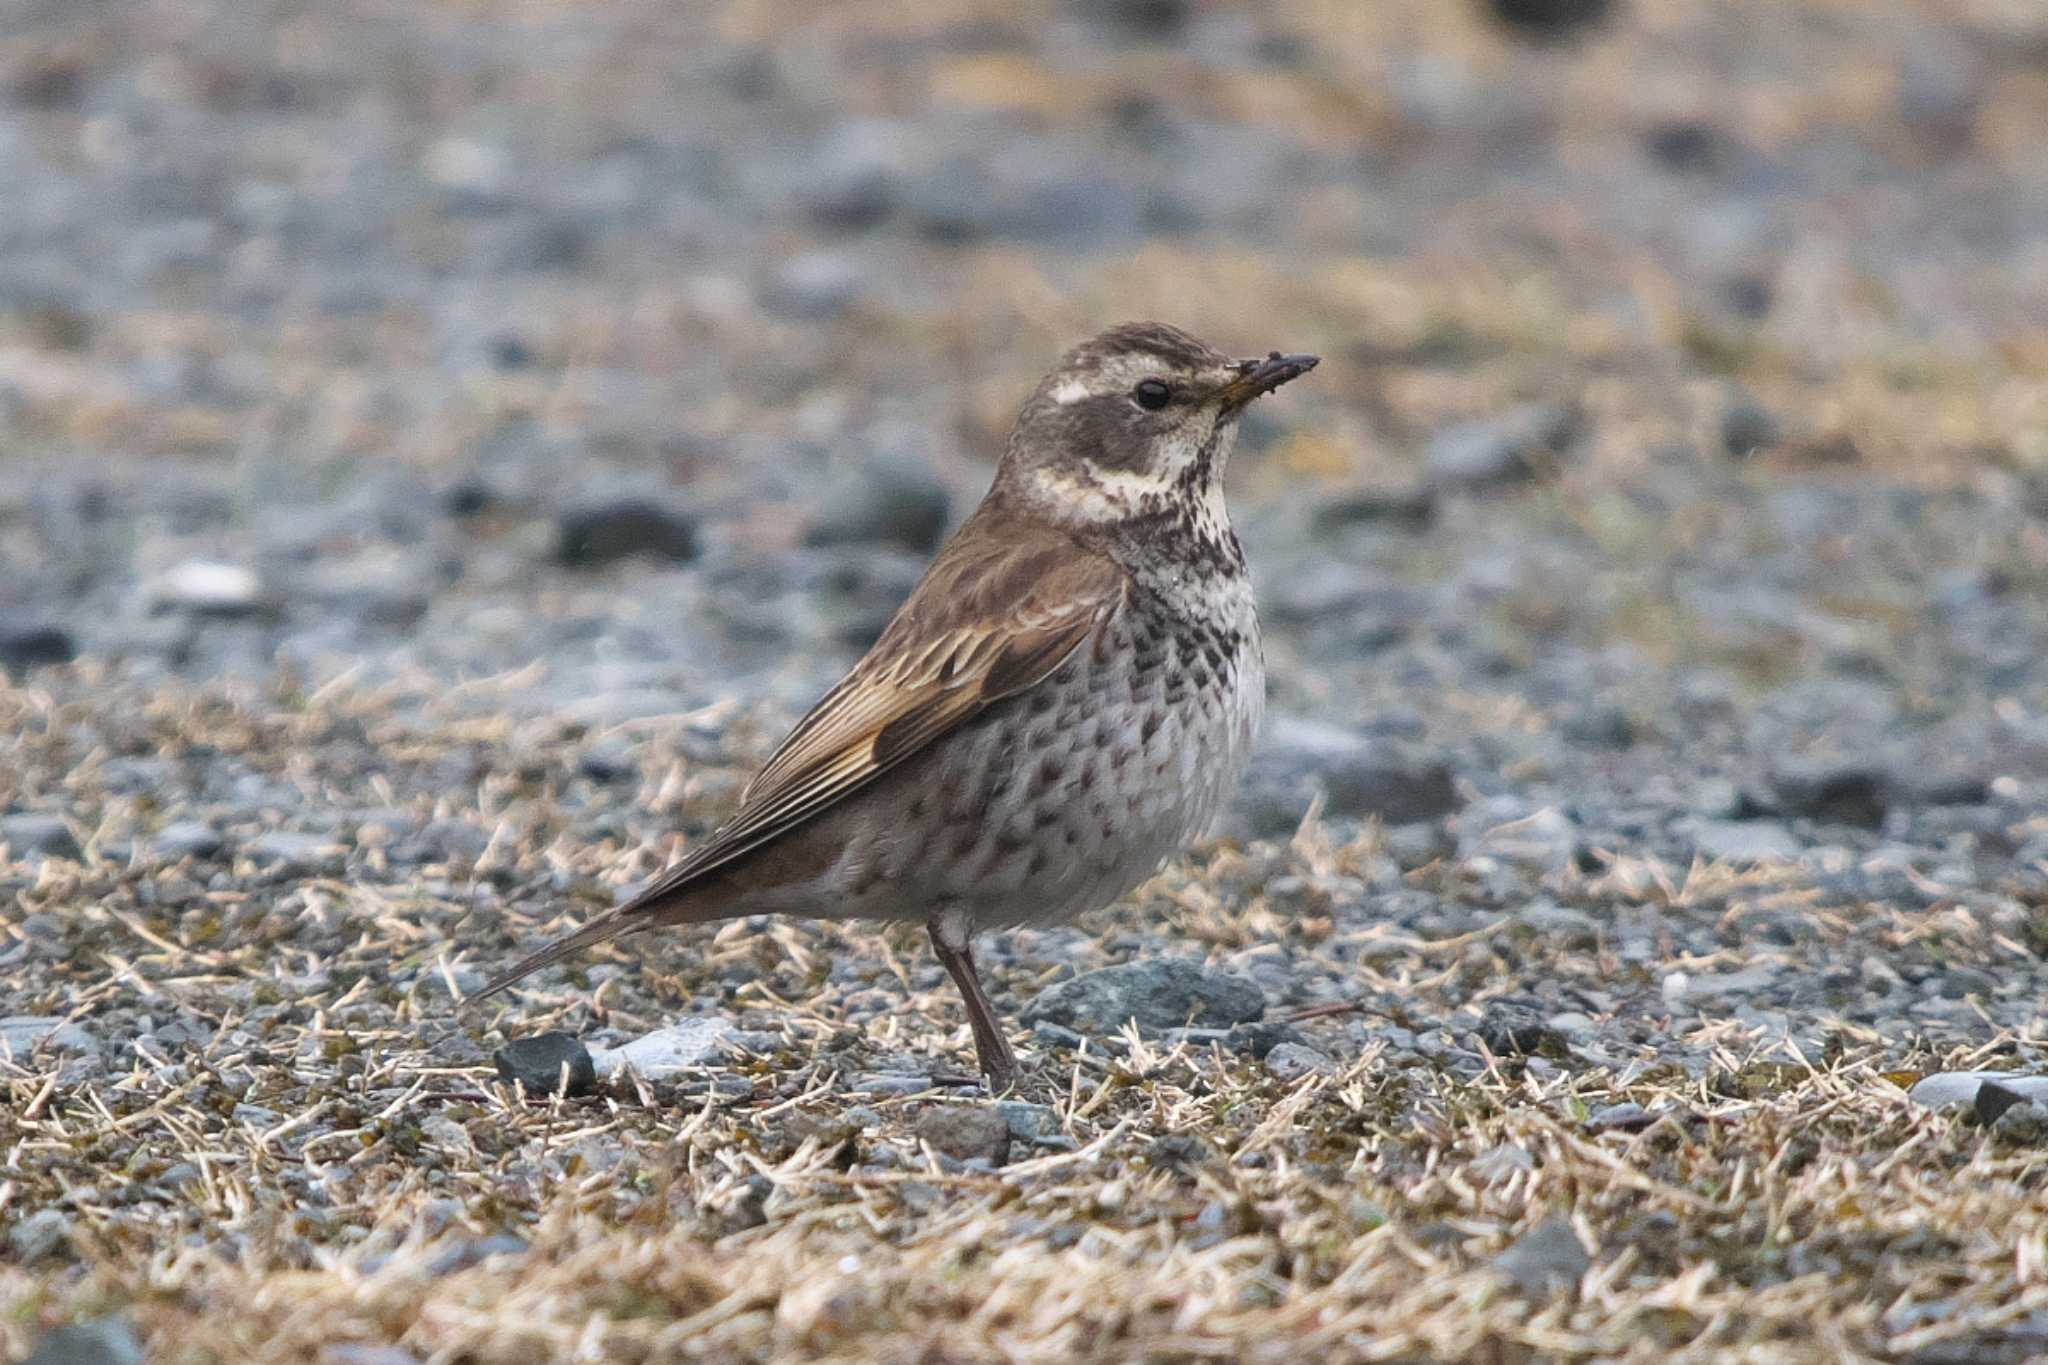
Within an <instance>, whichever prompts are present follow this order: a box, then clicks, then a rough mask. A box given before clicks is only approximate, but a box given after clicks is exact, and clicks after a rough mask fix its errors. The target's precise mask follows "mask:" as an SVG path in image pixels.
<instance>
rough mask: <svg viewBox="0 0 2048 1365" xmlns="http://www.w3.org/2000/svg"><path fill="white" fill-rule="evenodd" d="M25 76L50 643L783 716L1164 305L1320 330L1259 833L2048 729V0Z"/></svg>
mask: <svg viewBox="0 0 2048 1365" xmlns="http://www.w3.org/2000/svg"><path fill="white" fill-rule="evenodd" d="M0 104H4V110H5V113H4V117H0V184H4V185H5V186H6V191H5V207H4V211H0V665H5V666H6V667H8V668H10V669H13V670H15V671H16V672H17V673H20V672H22V671H23V670H29V669H34V668H37V667H40V666H42V665H45V664H49V663H59V662H62V661H65V660H70V659H74V658H75V659H78V660H81V661H83V663H84V664H85V665H86V666H87V669H86V672H84V673H73V674H69V675H63V676H65V677H68V678H71V679H72V680H73V681H72V682H70V683H66V684H63V686H64V687H66V688H70V687H76V688H79V689H82V690H83V692H84V693H86V694H90V693H91V692H92V691H93V689H106V688H111V687H115V686H117V685H120V684H121V683H122V682H123V680H126V681H127V682H132V683H136V684H141V685H155V684H156V683H157V682H160V681H162V680H165V679H167V678H171V677H179V678H183V679H186V680H188V681H192V682H203V681H205V680H209V679H215V678H218V677H221V676H223V675H226V676H230V677H238V676H246V677H249V678H256V679H266V678H276V677H279V676H282V677H285V678H288V679H294V680H298V681H299V682H302V683H303V685H304V687H305V688H307V689H309V690H314V689H318V688H320V687H321V686H323V685H324V684H325V683H327V682H329V681H331V680H333V679H336V678H345V679H347V680H348V681H349V683H350V685H356V686H372V685H380V684H391V685H393V686H397V685H398V683H400V682H403V681H404V680H408V679H409V680H411V682H410V684H409V686H410V690H409V691H408V690H407V688H406V687H399V688H398V691H395V692H394V693H393V694H392V696H393V698H394V700H393V702H392V705H393V707H394V708H396V713H397V714H404V713H405V708H406V707H407V706H411V705H414V704H416V703H417V704H419V705H425V704H426V702H427V701H428V700H431V699H433V698H434V697H436V696H439V695H440V694H442V693H445V692H446V690H447V686H448V684H450V683H453V682H457V681H459V680H463V679H478V678H496V679H497V680H498V681H497V682H496V683H495V684H494V685H493V687H492V688H490V689H488V690H487V691H486V692H484V693H480V694H479V696H480V697H482V698H483V700H482V701H480V702H479V705H486V706H488V707H489V708H492V709H496V710H501V711H504V712H507V713H510V714H515V715H519V714H524V715H549V716H554V717H557V718H566V719H565V721H564V723H566V724H569V725H571V726H574V727H581V728H580V729H578V730H577V731H576V733H580V734H591V735H600V736H604V735H625V736H626V737H628V738H631V737H632V735H633V734H634V733H637V732H628V731H621V730H618V729H617V728H616V727H619V726H625V725H630V724H632V723H634V722H635V721H637V720H642V719H646V718H648V717H659V716H673V715H675V714H676V713H678V712H684V711H691V712H694V713H696V714H698V716H699V720H700V721H701V723H702V724H703V725H704V726H706V727H708V729H707V733H708V734H712V735H714V736H722V735H723V733H724V727H725V726H726V724H727V719H728V717H729V716H730V715H731V714H732V713H731V712H730V711H729V710H727V711H720V710H717V708H719V707H722V706H723V707H730V705H731V704H732V703H736V702H744V703H749V704H751V703H752V702H754V701H756V700H759V701H761V702H763V703H764V704H765V705H766V707H767V708H768V713H769V714H768V718H767V720H766V721H764V722H763V723H764V724H766V725H770V726H772V725H773V724H775V723H779V722H780V721H782V720H786V719H787V718H788V715H789V714H790V713H792V712H794V711H795V710H797V709H798V708H800V707H801V706H803V705H804V704H805V703H807V702H808V701H809V700H810V699H811V698H812V697H813V696H815V695H816V693H817V692H818V691H819V689H820V688H821V687H822V686H823V685H824V684H826V683H827V682H829V681H830V680H831V679H832V678H833V677H834V676H835V675H836V674H837V673H838V671H839V670H840V669H841V668H842V667H843V666H844V665H845V664H846V663H847V662H848V661H849V660H850V659H851V658H852V657H853V656H854V655H855V654H856V653H857V652H858V651H859V650H860V649H861V648H862V647H863V646H864V645H865V644H866V643H867V642H868V641H869V640H870V639H871V638H872V636H873V635H874V634H875V633H876V631H877V630H878V629H879V627H880V625H881V624H882V622H883V621H884V620H885V619H886V618H887V615H888V613H889V612H890V611H891V610H892V609H893V608H894V606H895V605H896V603H897V602H898V601H899V600H900V599H901V597H902V595H903V594H904V593H905V592H906V591H907V590H908V588H909V587H910V585H911V584H912V583H913V582H914V581H915V579H916V577H917V575H918V573H919V571H920V568H921V566H922V564H923V563H924V561H925V559H926V557H927V556H928V555H929V554H930V552H931V551H932V549H933V548H934V546H935V545H936V544H937V543H938V541H939V540H940V539H941V538H942V536H943V535H944V534H945V532H946V531H947V529H948V528H949V527H950V526H951V525H953V524H955V523H957V521H958V520H959V519H960V518H961V517H963V516H964V515H965V513H966V511H967V510H968V509H969V508H970V507H971V506H972V504H973V502H974V500H975V499H976V498H977V497H978V496H979V494H980V492H981V489H982V488H983V487H984V486H985V483H986V480H987V478H988V474H989V471H990V468H991V465H992V462H993V460H994V459H995V458H996V456H997V455H998V454H999V452H1000V449H1001V446H1002V443H1003V440H1004V436H1005V433H1006V430H1007V427H1008V423H1009V421H1010V419H1011V415H1012V412H1013V411H1014V408H1015V406H1016V404H1017V403H1018V401H1019V400H1020V398H1021V397H1022V395H1023V394H1024V393H1025V392H1026V391H1027V389H1028V387H1029V386H1030V384H1031V383H1032V382H1033V381H1034V380H1035V378H1036V377H1037V376H1038V375H1039V374H1040V373H1042V372H1043V371H1044V370H1045V369H1046V368H1047V367H1048V365H1049V364H1050V362H1051V360H1052V359H1053V357H1054V356H1056V355H1057V353H1058V352H1059V351H1061V350H1062V349H1064V348H1065V347H1066V346H1068V345H1070V344H1071V343H1073V342H1074V341H1076V340H1078V339H1080V338H1082V337H1084V336H1086V335H1088V334H1090V333H1092V332H1094V331H1096V330H1098V329H1099V328H1101V327H1103V326H1105V325H1108V324H1110V323H1113V322H1116V321H1119V320H1123V319H1128V318H1144V317H1155V318H1161V319H1165V320H1169V321H1172V322H1175V323H1178V324H1180V325H1183V326H1186V327H1188V328H1190V329H1192V330H1194V331H1196V332H1197V333H1198V334H1200V335H1202V336H1203V337H1205V338H1207V339H1209V340H1211V341H1212V342H1214V343H1215V344H1217V345H1219V346H1220V347H1222V348H1224V349H1226V350H1232V351H1237V352H1255V351H1263V350H1266V349H1269V348H1283V349H1290V350H1311V351H1316V352H1320V353H1321V354H1322V355H1323V356H1324V357H1325V363H1324V366H1323V368H1322V369H1321V370H1319V371H1318V372H1317V374H1316V375H1315V377H1314V379H1313V380H1312V381H1311V382H1308V383H1303V384H1300V385H1297V386H1294V387H1291V388H1289V389H1288V390H1287V391H1286V393H1285V394H1284V395H1281V396H1280V397H1278V398H1277V399H1274V400H1272V401H1269V402H1267V403H1264V404H1262V405H1260V407H1259V408H1258V410H1256V411H1255V412H1254V413H1253V414H1252V416H1251V417H1250V419H1249V420H1248V421H1247V431H1246V433H1245V440H1244V443H1243V446H1242V448H1241V453H1240V456H1239V460H1238V465H1237V467H1236V468H1235V469H1233V471H1232V483H1233V498H1234V501H1235V503H1236V505H1237V506H1238V507H1239V508H1240V521H1241V525H1242V529H1243V531H1244V534H1245V538H1246V540H1247V542H1248V545H1249V548H1250V550H1251V553H1252V556H1253V560H1254V563H1255V566H1256V568H1257V571H1258V573H1259V575H1260V582H1261V593H1262V598H1263V601H1264V609H1265V611H1266V613H1267V616H1268V619H1269V621H1270V623H1271V642H1270V653H1271V655H1272V669H1271V671H1272V673H1273V675H1274V679H1275V681H1274V697H1275V711H1276V716H1275V721H1274V726H1273V731H1272V735H1271V742H1270V747H1271V754H1270V756H1269V760H1268V763H1267V766H1266V768H1264V769H1262V775H1261V776H1259V777H1257V778H1256V779H1255V781H1254V784H1253V786H1252V788H1251V789H1250V791H1249V794H1248V796H1247V798H1246V802H1245V803H1244V805H1243V807H1242V808H1241V809H1240V810H1239V811H1238V812H1237V814H1236V815H1235V816H1233V819H1234V820H1235V821H1236V822H1237V824H1236V828H1237V829H1238V830H1239V831H1240V832H1257V833H1266V834H1273V833H1280V832H1284V831H1285V830H1287V829H1289V828H1291V827H1292V822H1293V821H1294V820H1295V819H1296V818H1297V817H1298V816H1299V813H1300V810H1301V809H1302V807H1303V805H1304V804H1305V802H1306V795H1305V793H1306V792H1307V791H1308V790H1309V789H1310V785H1311V784H1321V785H1322V786H1323V787H1324V789H1325V790H1326V793H1327V795H1328V797H1329V800H1330V804H1331V809H1332V810H1333V812H1334V813H1336V814H1340V815H1349V816H1356V817H1359V818H1364V817H1366V816H1370V815H1381V816H1384V817H1386V818H1387V819H1389V820H1390V821H1392V822H1395V823H1403V822H1408V821H1414V820H1431V819H1434V818H1436V817H1439V816H1442V815H1445V814H1449V813H1452V812H1455V811H1458V810H1460V809H1461V808H1464V807H1467V806H1470V805H1471V804H1472V803H1474V802H1478V803H1480V805H1479V810H1480V811H1481V813H1482V815H1483V816H1484V817H1485V818H1483V819H1475V820H1473V821H1472V822H1471V827H1472V828H1485V827H1491V826H1493V825H1498V824H1501V823H1503V822H1510V821H1512V820H1515V819H1518V818H1520V817H1522V816H1526V815H1529V814H1530V813H1531V812H1536V811H1543V810H1549V811H1551V812H1552V814H1553V815H1554V816H1555V817H1556V820H1557V821H1562V824H1561V825H1560V824H1557V823H1555V822H1553V823H1552V824H1550V825H1546V826H1545V827H1544V829H1542V830H1538V831H1537V833H1536V834H1535V835H1532V836H1530V837H1535V838H1537V839H1538V840H1539V844H1540V848H1539V853H1540V854H1541V856H1543V857H1565V856H1571V855H1572V851H1573V850H1579V851H1583V850H1584V849H1586V848H1588V847H1593V846H1605V847H1612V846H1616V845H1620V844H1638V845H1640V844H1642V843H1643V842H1644V841H1649V842H1651V843H1652V844H1653V845H1654V844H1655V843H1656V842H1657V841H1658V840H1665V841H1668V842H1669V843H1670V847H1671V849H1672V850H1673V851H1674V852H1684V851H1685V850H1687V849H1697V850H1701V851H1705V852H1709V853H1712V852H1715V851H1716V850H1717V849H1718V850H1719V851H1720V852H1722V853H1729V852H1733V853H1736V854H1742V853H1745V852H1750V853H1753V852H1755V851H1757V850H1758V849H1759V848H1761V849H1764V850H1770V849H1781V848H1783V847H1784V846H1785V845H1786V844H1787V843H1788V842H1791V843H1794V844H1796V843H1797V841H1798V839H1799V838H1800V837H1803V836H1800V835H1798V834H1797V833H1796V832H1794V831H1792V830H1791V829H1790V827H1789V826H1787V825H1785V824H1783V823H1780V817H1784V818H1792V817H1804V816H1814V817H1816V818H1830V819H1831V818H1834V817H1847V821H1848V823H1849V824H1850V825H1852V826H1857V827H1862V828H1867V829H1877V828H1879V827H1881V826H1882V825H1883V822H1884V820H1885V818H1886V816H1887V815H1888V814H1894V813H1896V811H1897V810H1898V809H1899V808H1900V807H1901V806H1902V805H1909V804H1910V805H1914V806H1915V808H1916V809H1917V808H1920V807H1922V806H1925V805H1926V804H1928V803H1929V802H1934V801H1936V799H1937V798H1938V799H1939V801H1940V802H1947V803H1950V804H1954V803H1955V802H1957V801H1960V802H1962V804H1964V805H1976V806H1981V805H1982V804H1983V803H1984V802H1987V801H1994V800H1997V799H2001V797H2002V798H2004V799H2011V798H2015V797H2016V796H2018V795H2019V794H2021V793H2022V792H2023V791H2024V790H2030V789H2031V788H2027V787H2024V786H2023V785H2020V784H2024V783H2032V782H2034V781H2037V780H2038V779H2039V778H2040V777H2041V776H2042V775H2044V774H2048V721H2044V720H2043V711H2044V709H2048V708H2044V707H2043V704H2042V703H2043V701H2044V695H2048V694H2044V686H2048V683H2044V678H2048V673H2044V666H2043V664H2042V662H2041V660H2042V659H2043V657H2044V655H2048V611H2044V607H2043V601H2044V598H2043V593H2042V589H2043V588H2044V587H2048V533H2044V529H2043V526H2042V523H2041V511H2042V507H2043V505H2044V502H2048V137H2044V136H2043V129H2044V128H2048V7H2043V6H2042V5H2040V4H2039V3H2036V0H1919V2H1917V3H1908V2H1907V0H1896V2H1894V3H1869V2H1868V0H1755V2H1753V3H1748V2H1744V0H1613V2H1612V3H1603V2H1602V0H1547V2H1546V0H1455V2H1453V0H1429V3H1414V4H1402V3H1373V4H1361V3H1356V2H1355V0H1273V2H1272V3H1265V4H1259V5H1236V4H1224V3H1218V2H1216V0H1004V3H994V2H993V0H915V3H912V2H911V0H847V2H846V3H837V4H831V5H822V6H821V5H817V4H813V3H808V0H736V2H735V3H729V4H708V3H676V2H675V0H613V2H612V3H606V4H603V5H575V4H562V3H550V0H502V2H493V0H466V2H461V3H458V2H456V0H448V2H446V3H414V2H413V0H403V2H400V0H304V2H303V3H252V2H250V0H235V2H234V3H226V2H225V0H223V2H222V3H206V2H205V0H98V2H95V0H12V3H10V4H9V5H8V6H7V7H6V9H5V11H4V17H0ZM536 664H538V665H540V666H539V667H529V666H531V665H536ZM49 676H52V677H56V676H59V675H56V674H51V675H49ZM81 679H82V681H80V680H81ZM52 685H53V686H55V685H58V684H52ZM401 694H402V695H401ZM408 698H409V699H410V700H408ZM443 701H444V702H445V698H443ZM701 708H712V709H711V710H702V709H701ZM746 714H749V715H751V714H752V712H747V713H746ZM746 742H747V743H756V742H757V741H746ZM742 747H743V748H744V745H743V746H742ZM1347 765H1348V766H1347ZM2001 782H2002V783H2003V784H2004V785H2003V786H2001V785H1999V784H2000V783H2001ZM1261 784H1263V785H1261ZM1930 793H1931V795H1930ZM1487 802H1491V803H1492V804H1490V805H1489V804H1485V803H1487ZM1646 810H1648V811H1649V812H1650V813H1648V814H1646V813H1645V811H1646ZM1558 811H1562V812H1563V814H1562V815H1557V814H1556V812H1558ZM1731 826H1732V827H1734V828H1733V829H1732V832H1731V829H1730V827H1731ZM1546 831H1547V832H1546ZM1545 840H1547V841H1548V842H1543V841H1545ZM1759 841H1761V842H1759Z"/></svg>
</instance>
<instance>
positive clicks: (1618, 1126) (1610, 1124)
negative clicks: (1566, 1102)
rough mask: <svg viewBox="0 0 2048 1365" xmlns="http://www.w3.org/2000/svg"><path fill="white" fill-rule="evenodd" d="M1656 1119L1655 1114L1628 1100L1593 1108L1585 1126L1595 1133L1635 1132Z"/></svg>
mask: <svg viewBox="0 0 2048 1365" xmlns="http://www.w3.org/2000/svg"><path fill="white" fill-rule="evenodd" d="M1656 1121H1657V1116H1656V1115H1655V1114H1653V1113H1651V1112H1650V1111H1649V1110H1647V1109H1645V1108H1643V1106H1642V1105H1640V1104H1637V1103H1635V1102H1634V1101H1632V1100H1630V1101H1624V1102H1622V1103H1620V1104H1610V1105H1606V1106H1604V1107H1603V1108H1600V1109H1595V1110H1594V1111H1593V1112H1592V1113H1591V1114H1590V1115H1588V1116H1587V1118H1586V1127H1587V1128H1588V1129H1590V1130H1591V1131H1593V1132H1595V1133H1614V1132H1621V1133H1635V1132H1640V1131H1642V1130H1643V1129H1645V1128H1647V1127H1649V1126H1650V1125H1651V1124H1653V1123H1655V1122H1656Z"/></svg>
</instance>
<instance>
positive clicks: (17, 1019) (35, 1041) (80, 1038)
mask: <svg viewBox="0 0 2048 1365" xmlns="http://www.w3.org/2000/svg"><path fill="white" fill-rule="evenodd" d="M38 1047H43V1048H48V1049H50V1050H52V1051H57V1052H97V1051H99V1040H98V1039H96V1038H94V1037H93V1036H92V1034H90V1033H88V1032H86V1030H85V1027H84V1026H83V1025H81V1024H67V1023H65V1022H64V1020H63V1019H62V1018H60V1017H59V1016H57V1015H54V1014H11V1015H8V1016H7V1017H6V1018H4V1019H0V1058H4V1057H13V1058H17V1059H19V1058H24V1057H27V1056H28V1055H29V1054H31V1053H33V1052H34V1051H35V1050H36V1049H37V1048H38Z"/></svg>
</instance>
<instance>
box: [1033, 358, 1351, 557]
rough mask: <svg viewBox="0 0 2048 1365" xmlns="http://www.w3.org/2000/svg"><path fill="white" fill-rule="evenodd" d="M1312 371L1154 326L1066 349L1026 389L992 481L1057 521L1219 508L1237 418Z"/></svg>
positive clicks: (1310, 363) (1306, 365)
mask: <svg viewBox="0 0 2048 1365" xmlns="http://www.w3.org/2000/svg"><path fill="white" fill-rule="evenodd" d="M1315 365H1316V357H1315V356H1312V355H1282V354H1280V353H1279V352H1278V351H1275V352H1272V353H1271V354H1269V355H1266V356H1264V357H1261V358H1257V359H1252V360H1233V359H1232V358H1230V357H1229V356H1226V355H1224V354H1223V353H1221V352H1220V351H1217V350H1215V349H1214V348H1213V347H1210V346H1207V345H1205V344H1204V343H1202V342H1200V341H1197V340H1196V339H1195V338H1194V337H1192V336H1189V335H1188V334H1187V333H1186V332H1183V331H1181V330H1180V329H1179V328H1176V327H1169V326H1167V325H1166V324H1165V323H1160V322H1129V323H1124V324H1123V325H1121V326H1118V327H1112V328H1110V329H1109V330H1108V331H1106V332H1104V333H1102V334H1101V335H1100V336H1098V337H1095V338H1093V339H1092V340H1089V341H1085V342H1083V343H1082V344H1081V345H1079V346H1076V347H1075V348H1074V349H1073V350H1071V351H1069V352H1067V354H1066V355H1065V356H1063V357H1062V358H1061V360H1060V363H1059V364H1058V365H1057V366H1056V367H1055V368H1054V369H1053V371H1052V373H1051V374H1048V375H1047V376H1046V377H1045V378H1044V380H1043V381H1041V382H1040V383H1039V385H1038V387H1037V389H1035V390H1034V391H1033V392H1032V395H1031V397H1030V399H1029V400H1027V401H1026V402H1025V404H1024V408H1023V411H1022V412H1020V413H1019V414H1018V416H1017V425H1016V429H1015V430H1014V431H1013V432H1012V433H1011V436H1010V445H1009V449H1008V451H1007V452H1006V453H1005V454H1004V456H1003V468H1002V472H1001V474H1000V475H999V476H998V481H999V484H1001V485H1004V486H1007V488H1008V489H1009V490H1010V491H1012V492H1014V493H1016V494H1019V495H1022V496H1023V497H1025V498H1027V499H1028V500H1029V501H1030V502H1031V503H1032V504H1033V505H1034V506H1035V507H1037V508H1038V510H1040V511H1041V512H1042V513H1044V514H1045V515H1048V516H1050V517H1052V518H1053V519H1054V520H1056V521H1061V522H1065V523H1068V524H1081V525H1105V524H1114V523H1117V522H1122V521H1130V520H1137V519H1144V518H1150V517H1154V516H1158V515H1161V514H1163V513H1165V512H1167V511H1168V510H1170V509H1172V508H1175V507H1187V506H1190V505H1212V504H1213V505H1215V506H1217V507H1220V500H1221V490H1222V484H1223V472H1224V469H1225V467H1226V465H1227V464H1228V463H1229V460H1230V451H1231V447H1232V446H1233V445H1234V444H1235V443H1236V440H1237V419H1238V417H1239V416H1240V415H1241V414H1242V413H1243V412H1244V409H1245V407H1246V406H1247V405H1248V404H1249V403H1250V402H1251V401H1252V400H1253V399H1254V398H1257V397H1258V396H1259V395H1260V394H1263V393H1270V392H1272V391H1273V390H1274V389H1277V388H1279V387H1280V386H1281V385H1282V384H1285V383H1286V382H1287V381H1289V380H1290V379H1297V378H1299V377H1300V376H1302V375H1304V374H1306V373H1308V372H1309V371H1310V370H1312V369H1314V368H1315Z"/></svg>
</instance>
